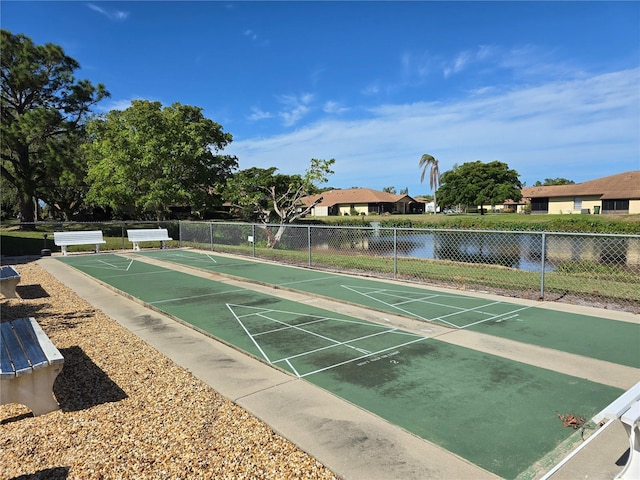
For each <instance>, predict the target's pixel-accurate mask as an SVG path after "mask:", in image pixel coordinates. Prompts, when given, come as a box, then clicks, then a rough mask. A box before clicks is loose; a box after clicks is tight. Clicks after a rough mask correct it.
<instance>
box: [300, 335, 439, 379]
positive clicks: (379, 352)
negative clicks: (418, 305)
mask: <svg viewBox="0 0 640 480" xmlns="http://www.w3.org/2000/svg"><path fill="white" fill-rule="evenodd" d="M427 338H428V337H421V338H418V339H417V340H413V341H411V342H406V343H402V344H400V345H396V346H394V347H389V348H385V349H384V350H378V351H377V352H373V353H370V354H367V355H362V356H361V357H358V358H352V359H350V360H345V361H344V362H340V363H336V364H334V365H329V366H328V367H324V368H319V369H318V370H314V371H312V372H308V373H305V374H304V375H300V378H304V377H307V376H309V375H313V374H315V373H320V372H324V371H326V370H331V369H332V368H336V367H340V366H342V365H346V364H347V363H351V362H355V361H358V360H362V359H363V358H367V357H371V356H374V355H379V354H381V353H384V352H388V351H390V350H393V349H395V348H400V347H405V346H407V345H411V344H412V343H416V342H420V341H422V340H426V339H427Z"/></svg>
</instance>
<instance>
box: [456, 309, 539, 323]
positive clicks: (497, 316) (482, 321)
mask: <svg viewBox="0 0 640 480" xmlns="http://www.w3.org/2000/svg"><path fill="white" fill-rule="evenodd" d="M528 308H533V307H531V306H527V307H522V308H518V309H516V310H511V311H510V312H505V313H501V314H500V315H496V316H494V317H491V318H485V319H484V320H478V321H477V322H474V323H470V324H469V325H465V326H464V327H460V328H467V327H472V326H473V325H478V324H479V323H486V322H490V321H491V320H495V319H496V318H500V317H504V316H505V315H511V314H512V313H516V312H521V311H522V310H527V309H528Z"/></svg>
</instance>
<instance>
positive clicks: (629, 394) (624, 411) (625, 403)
mask: <svg viewBox="0 0 640 480" xmlns="http://www.w3.org/2000/svg"><path fill="white" fill-rule="evenodd" d="M618 419H619V420H620V421H621V422H622V424H623V425H624V428H625V430H626V431H627V434H628V435H629V459H628V460H627V464H626V465H625V466H624V468H623V469H622V470H621V471H620V473H619V474H618V475H616V477H615V478H616V479H634V480H638V479H639V478H640V426H639V424H638V422H640V382H638V383H636V384H635V385H634V386H633V387H631V388H630V389H629V390H627V391H626V392H624V393H623V394H622V395H620V396H619V397H618V398H617V399H615V400H614V401H613V402H611V403H610V404H609V405H608V406H607V407H606V408H604V410H602V411H601V412H600V413H598V414H597V415H596V416H595V417H593V421H594V422H595V423H596V424H599V423H601V422H603V421H605V420H610V421H611V420H618Z"/></svg>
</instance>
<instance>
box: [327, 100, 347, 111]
mask: <svg viewBox="0 0 640 480" xmlns="http://www.w3.org/2000/svg"><path fill="white" fill-rule="evenodd" d="M322 110H323V111H324V112H325V113H344V112H347V111H349V108H348V107H345V106H344V105H342V104H341V103H340V102H334V101H331V100H330V101H328V102H325V103H324V105H323V107H322Z"/></svg>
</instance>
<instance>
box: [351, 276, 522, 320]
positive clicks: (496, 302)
mask: <svg viewBox="0 0 640 480" xmlns="http://www.w3.org/2000/svg"><path fill="white" fill-rule="evenodd" d="M342 286H343V287H344V288H347V289H349V290H351V291H353V292H356V293H359V294H360V295H363V296H365V297H369V298H371V299H372V300H375V301H377V302H380V303H382V304H384V305H387V306H389V307H391V308H395V309H397V310H400V311H401V312H405V313H407V314H410V315H413V316H415V317H418V318H420V319H422V320H426V321H431V322H442V323H446V324H447V325H450V326H452V327H455V328H459V329H461V328H468V327H471V326H473V325H478V324H480V323H486V322H489V321H491V320H495V319H496V318H500V317H504V316H506V315H510V314H513V313H516V312H520V311H522V310H526V309H528V308H532V307H523V308H518V309H515V310H510V311H509V312H505V313H501V314H498V315H493V314H491V313H487V312H479V313H482V314H483V315H493V316H491V317H489V318H485V319H482V320H478V321H477V322H473V323H469V324H466V325H462V326H460V325H457V324H455V323H452V322H449V321H447V320H445V318H449V317H455V316H457V315H462V314H465V313H468V312H473V311H477V310H478V309H482V308H485V307H489V306H491V305H500V304H504V305H510V304H509V303H506V302H500V301H495V302H490V303H485V304H483V305H478V306H477V307H472V308H462V307H457V306H455V305H449V304H441V303H437V302H429V301H425V299H424V298H422V299H420V298H418V299H406V300H407V301H406V302H401V303H398V304H395V303H389V302H385V301H383V300H380V299H378V298H375V297H371V296H369V294H367V293H362V292H359V291H358V290H354V289H352V288H351V287H348V286H347V285H342ZM391 291H393V290H391ZM374 292H375V293H378V294H384V295H387V296H392V297H397V298H403V297H401V296H400V295H391V294H389V293H387V291H385V290H384V289H382V290H375V291H374ZM451 298H455V297H451ZM409 303H424V304H427V305H438V306H442V307H448V308H452V309H456V310H459V311H457V312H453V313H449V314H447V315H442V316H440V317H435V318H431V319H428V318H424V317H422V316H421V315H419V314H417V313H415V312H411V311H409V310H406V309H404V308H400V307H399V306H398V305H400V304H409Z"/></svg>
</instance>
